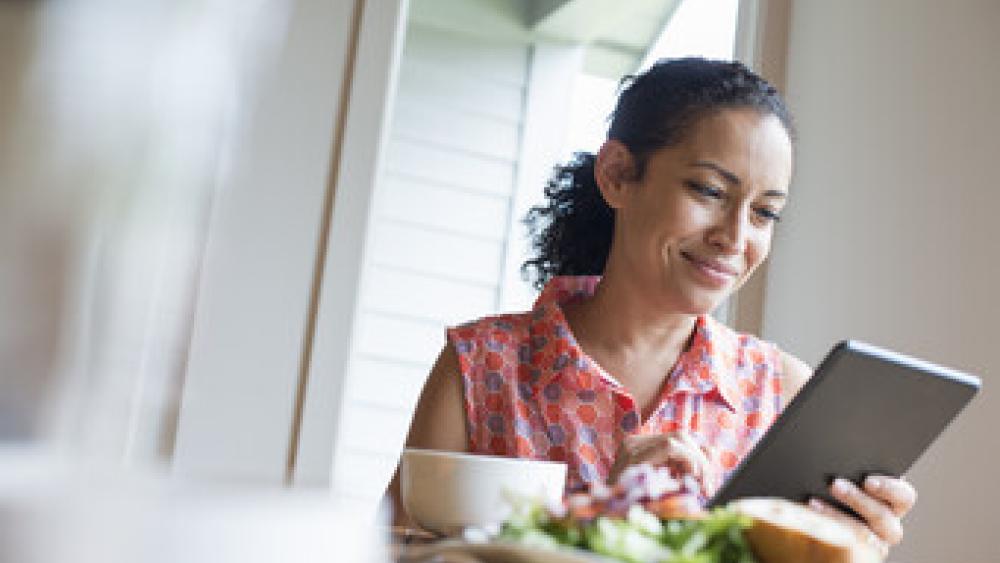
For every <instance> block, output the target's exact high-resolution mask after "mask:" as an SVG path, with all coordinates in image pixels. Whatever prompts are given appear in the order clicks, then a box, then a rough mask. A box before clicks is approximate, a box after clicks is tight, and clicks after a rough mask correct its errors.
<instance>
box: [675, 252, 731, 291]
mask: <svg viewBox="0 0 1000 563" xmlns="http://www.w3.org/2000/svg"><path fill="white" fill-rule="evenodd" d="M681 256H683V257H684V259H685V260H687V261H688V262H690V263H691V264H692V265H694V267H695V269H697V270H698V271H699V272H701V273H703V274H705V275H706V276H707V277H709V278H710V279H711V280H712V281H713V282H716V284H720V283H722V282H728V281H731V280H733V279H735V278H736V277H737V276H738V275H739V272H738V271H737V270H736V269H735V268H733V267H732V266H729V265H728V264H723V263H721V262H718V261H715V260H708V259H704V258H699V257H697V256H694V255H692V254H689V253H687V252H683V251H682V252H681Z"/></svg>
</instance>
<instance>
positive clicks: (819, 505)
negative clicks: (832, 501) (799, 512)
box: [809, 497, 826, 512]
mask: <svg viewBox="0 0 1000 563" xmlns="http://www.w3.org/2000/svg"><path fill="white" fill-rule="evenodd" d="M809 506H811V507H812V508H814V509H816V510H818V511H820V512H824V511H826V504H825V503H824V502H823V501H821V500H819V499H818V498H816V497H813V498H811V499H809Z"/></svg>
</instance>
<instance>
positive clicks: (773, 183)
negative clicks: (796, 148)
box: [668, 109, 792, 190]
mask: <svg viewBox="0 0 1000 563" xmlns="http://www.w3.org/2000/svg"><path fill="white" fill-rule="evenodd" d="M671 149H672V150H669V151H668V152H669V153H672V154H671V156H672V157H673V160H675V164H681V165H691V164H693V163H695V162H699V161H710V162H713V163H715V164H717V165H719V166H722V167H724V168H726V169H727V170H729V171H731V172H733V173H734V174H736V175H737V176H738V177H739V178H740V179H741V181H743V182H749V183H751V184H753V185H755V186H759V187H760V188H762V189H781V190H787V188H788V184H789V182H790V181H791V174H792V141H791V139H790V138H789V136H788V132H787V131H786V130H785V127H784V126H783V125H782V124H781V120H779V119H778V118H777V117H776V116H774V115H771V114H764V113H761V112H759V111H756V110H753V109H725V110H721V111H717V112H713V113H711V114H709V115H707V116H704V117H702V118H699V119H697V120H696V121H695V122H694V123H693V124H692V125H691V127H690V128H689V129H688V131H687V134H686V135H685V137H684V139H683V140H682V141H681V142H680V143H678V144H677V145H675V146H674V147H671Z"/></svg>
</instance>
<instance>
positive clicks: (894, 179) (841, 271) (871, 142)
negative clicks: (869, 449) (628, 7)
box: [764, 0, 1000, 562]
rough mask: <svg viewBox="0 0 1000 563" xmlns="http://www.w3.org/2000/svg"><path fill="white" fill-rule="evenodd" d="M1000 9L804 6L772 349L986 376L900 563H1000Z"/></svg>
mask: <svg viewBox="0 0 1000 563" xmlns="http://www.w3.org/2000/svg"><path fill="white" fill-rule="evenodd" d="M998 29H1000V3H998V2H995V1H993V0H980V1H974V0H967V1H961V2H936V1H931V0H923V1H919V2H914V1H911V0H895V1H881V2H869V1H867V0H856V1H849V2H797V3H796V4H795V5H794V8H793V11H792V22H791V30H790V31H791V33H790V45H789V60H788V75H787V93H788V98H789V101H790V104H791V106H792V109H793V111H794V112H795V114H796V116H797V118H798V124H799V128H800V130H801V139H800V142H799V145H798V160H797V170H796V176H795V180H794V185H793V188H792V190H793V192H792V203H791V208H790V210H789V212H788V213H787V214H786V216H787V220H785V221H783V222H782V224H781V226H780V227H779V235H778V239H777V241H776V244H775V248H774V252H773V256H772V263H771V268H770V270H769V273H768V287H767V310H766V314H765V322H764V333H765V336H766V337H768V338H770V339H773V340H775V341H777V342H779V343H781V344H782V345H783V346H784V347H785V348H787V349H788V350H790V351H792V352H793V353H797V354H799V355H800V356H801V357H802V358H803V359H805V360H806V361H808V362H810V363H813V364H815V363H816V362H817V361H818V360H819V359H820V358H821V356H822V355H823V354H824V353H825V351H826V350H827V349H828V348H829V347H830V345H831V344H832V343H833V342H834V341H835V340H837V339H840V338H844V337H855V338H860V339H864V340H870V341H872V342H874V343H878V344H883V345H886V346H889V347H893V348H898V349H900V350H902V351H905V352H910V353H912V354H915V355H918V356H923V357H926V358H928V359H931V360H935V361H937V362H940V363H944V364H948V365H953V366H956V367H959V368H964V369H966V370H969V371H972V372H975V373H979V374H981V375H982V376H983V380H984V386H985V391H984V393H982V395H981V396H980V397H979V398H978V399H977V400H976V402H975V404H974V405H973V406H972V407H971V408H970V409H969V410H968V411H967V412H965V413H964V414H963V415H962V416H961V418H960V420H959V421H957V423H956V424H955V425H954V426H953V427H951V428H950V429H949V430H948V431H947V432H946V434H945V435H944V436H943V437H942V439H941V440H940V441H939V442H938V443H936V444H935V445H934V447H933V449H932V450H931V451H930V452H929V453H928V454H927V455H926V456H925V457H924V458H923V459H922V460H921V461H920V462H919V463H918V465H917V467H916V468H915V470H914V471H913V472H912V473H911V475H910V477H911V478H912V480H913V482H914V483H915V484H916V485H917V487H918V489H919V491H920V494H921V498H920V502H919V504H918V506H917V508H916V510H915V511H914V513H913V514H912V515H911V517H910V518H909V519H908V521H907V526H906V528H907V534H908V537H907V539H906V540H905V542H904V544H903V545H902V546H901V547H900V548H899V549H898V550H897V552H896V553H894V554H893V558H894V559H898V560H903V561H908V562H919V561H927V562H931V561H967V562H974V561H983V562H985V561H997V560H1000V543H997V541H996V539H995V537H994V534H995V532H994V527H995V522H996V515H995V507H996V506H997V505H998V504H1000V485H998V484H997V482H996V479H995V477H994V474H995V470H994V469H995V467H996V464H997V463H1000V454H998V453H997V452H998V451H1000V448H998V445H1000V444H998V442H1000V440H998V438H997V434H996V431H995V428H996V427H997V426H998V425H1000V399H998V398H997V395H996V393H995V391H994V389H993V387H994V386H995V385H996V384H997V383H996V380H995V376H994V375H993V373H995V372H997V371H998V370H1000V357H998V356H997V353H996V349H995V342H994V340H995V335H996V333H997V329H996V323H997V320H998V319H1000V305H998V303H1000V302H998V299H997V288H998V287H1000V251H998V249H997V246H996V244H997V242H996V241H997V240H1000V221H998V220H997V212H998V210H1000V190H998V189H997V187H996V183H997V171H996V163H997V157H998V156H1000V138H998V136H997V131H998V130H1000V113H997V109H996V100H997V97H996V92H997V91H1000V58H998V57H997V53H1000V33H998V31H997V30H998Z"/></svg>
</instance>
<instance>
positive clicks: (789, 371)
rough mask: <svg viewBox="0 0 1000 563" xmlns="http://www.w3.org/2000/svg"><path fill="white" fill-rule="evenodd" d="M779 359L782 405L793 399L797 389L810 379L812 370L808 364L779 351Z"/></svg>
mask: <svg viewBox="0 0 1000 563" xmlns="http://www.w3.org/2000/svg"><path fill="white" fill-rule="evenodd" d="M779 353H780V357H781V395H782V399H783V403H784V404H788V402H789V401H790V400H791V399H792V397H794V396H795V395H796V394H797V393H798V392H799V389H802V386H803V385H805V384H806V381H809V378H810V377H812V373H813V370H812V368H811V367H809V364H807V363H805V362H803V361H802V360H800V359H798V358H797V357H795V356H793V355H792V354H789V353H788V352H785V351H784V350H779Z"/></svg>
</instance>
